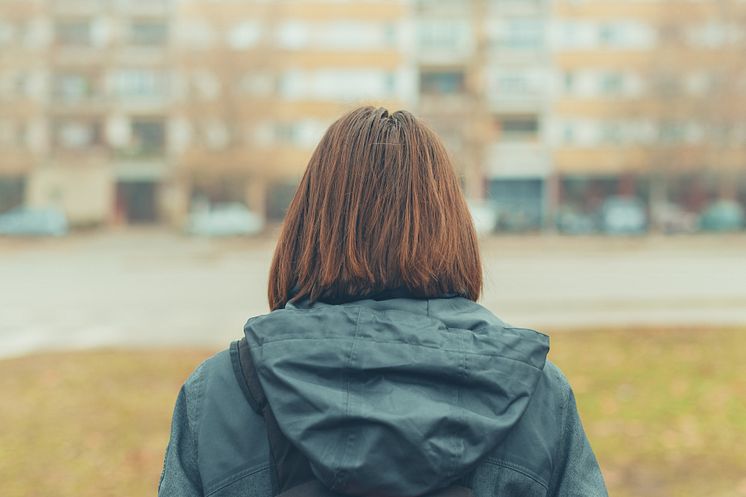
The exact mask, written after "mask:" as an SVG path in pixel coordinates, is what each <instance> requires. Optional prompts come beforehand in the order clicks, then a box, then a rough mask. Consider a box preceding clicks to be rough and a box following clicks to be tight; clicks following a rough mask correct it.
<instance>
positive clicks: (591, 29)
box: [0, 0, 746, 230]
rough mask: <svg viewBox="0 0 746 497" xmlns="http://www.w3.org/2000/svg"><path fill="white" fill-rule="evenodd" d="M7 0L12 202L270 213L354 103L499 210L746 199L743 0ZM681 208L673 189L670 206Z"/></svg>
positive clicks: (87, 215) (6, 125)
mask: <svg viewBox="0 0 746 497" xmlns="http://www.w3.org/2000/svg"><path fill="white" fill-rule="evenodd" d="M671 5H672V2H671V1H670V0H645V1H630V2H614V1H612V0H438V1H435V0H385V1H373V0H357V1H345V0H251V1H245V0H107V1H100V0H5V1H3V2H0V100H2V105H0V147H1V148H2V155H0V212H2V211H5V210H7V209H9V208H11V207H13V206H16V205H22V204H25V205H29V206H55V207H59V208H61V209H63V210H64V211H65V212H66V213H67V215H68V217H69V218H70V220H71V221H72V223H73V224H78V225H84V224H102V223H103V224H106V223H114V224H116V223H138V222H164V223H170V224H174V225H181V224H182V223H183V222H184V221H185V219H186V217H187V215H188V214H189V212H190V210H192V209H194V208H198V207H200V206H202V207H204V206H206V205H215V204H219V203H230V202H240V203H244V204H246V205H247V206H248V207H249V208H250V209H251V210H253V211H255V212H257V213H260V214H263V215H265V216H266V217H268V218H270V219H280V218H281V217H282V215H283V214H284V210H285V208H286V207H287V204H288V202H289V200H290V198H291V195H292V194H293V192H294V188H295V185H296V184H297V182H298V180H299V179H300V175H301V174H302V172H303V169H304V167H305V165H306V163H307V160H308V158H309V156H310V154H311V152H312V149H313V147H314V146H315V144H316V143H317V141H318V139H319V138H320V136H321V134H322V133H323V131H324V130H325V129H326V127H327V126H328V125H329V124H330V123H331V121H332V120H333V119H334V118H335V117H337V116H339V115H340V114H341V113H342V112H344V111H345V110H347V109H349V108H352V107H354V106H356V105H360V104H365V103H371V104H375V105H386V106H388V107H390V108H401V107H403V108H408V109H412V110H414V111H416V112H417V113H418V114H419V115H421V116H422V117H423V118H424V119H425V120H427V121H428V122H429V123H430V124H431V125H432V126H433V127H434V128H435V129H436V130H437V131H438V132H439V134H440V135H441V136H443V138H444V139H445V141H446V143H447V145H448V148H449V149H450V151H451V153H452V155H453V156H454V160H455V163H456V166H457V168H458V171H459V174H460V175H461V177H462V181H463V184H464V187H465V190H466V192H467V196H468V197H469V198H470V199H473V200H480V199H482V200H488V201H489V202H491V203H492V204H493V205H495V206H496V208H497V210H498V211H499V213H500V228H501V229H505V230H536V229H540V228H550V227H553V226H555V225H556V223H557V220H558V218H559V217H561V216H562V215H563V214H564V213H570V214H571V215H575V216H587V217H591V216H593V215H595V214H594V213H597V212H598V209H599V207H600V206H601V204H602V203H603V202H604V200H605V199H606V198H608V197H610V196H615V195H622V196H628V197H630V196H631V197H637V198H639V199H640V200H641V201H643V202H644V203H645V204H646V205H647V207H648V209H649V211H650V212H649V213H650V214H653V215H655V212H654V211H655V210H656V206H658V205H662V206H668V205H673V206H675V207H677V208H678V209H679V210H683V211H687V212H690V213H697V212H701V211H702V210H703V209H704V208H706V206H707V205H709V204H711V203H712V202H713V201H714V200H716V199H719V198H722V199H731V200H736V201H739V202H740V203H741V205H746V171H745V169H746V124H744V123H746V105H744V104H743V102H744V101H745V100H746V64H745V63H744V59H743V54H744V53H746V28H744V26H746V3H745V2H743V1H742V0H711V1H706V2H703V1H696V0H682V1H677V2H676V8H675V9H672V8H671ZM669 210H670V209H669Z"/></svg>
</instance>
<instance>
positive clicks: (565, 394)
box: [551, 371, 570, 481]
mask: <svg viewBox="0 0 746 497" xmlns="http://www.w3.org/2000/svg"><path fill="white" fill-rule="evenodd" d="M552 373H554V375H555V377H556V379H557V380H558V381H560V384H562V385H563V387H564V388H563V389H562V404H561V405H560V413H561V414H560V419H562V423H561V424H560V427H561V430H562V433H561V435H560V440H559V443H558V444H557V446H556V447H555V448H554V453H553V454H552V455H553V456H554V460H553V461H552V476H551V480H552V481H554V480H555V479H556V476H555V473H556V470H557V462H558V461H559V460H560V457H559V456H560V450H561V449H563V448H564V447H565V446H566V444H567V433H566V432H567V430H566V429H565V425H566V424H567V406H568V405H569V403H570V386H569V385H568V384H566V382H565V381H563V378H562V376H561V375H560V374H558V373H557V372H555V371H552Z"/></svg>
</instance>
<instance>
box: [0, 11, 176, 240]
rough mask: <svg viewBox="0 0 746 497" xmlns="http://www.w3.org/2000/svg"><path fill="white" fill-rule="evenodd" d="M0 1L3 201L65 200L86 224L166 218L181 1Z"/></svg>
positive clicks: (58, 203)
mask: <svg viewBox="0 0 746 497" xmlns="http://www.w3.org/2000/svg"><path fill="white" fill-rule="evenodd" d="M0 8H2V9H3V12H2V16H1V19H2V28H0V31H1V32H3V33H4V34H3V35H2V39H3V47H2V59H1V60H2V63H1V64H2V66H0V70H1V71H2V80H3V81H4V83H5V84H6V87H5V88H4V89H3V91H2V92H0V94H2V95H3V97H4V98H5V99H7V100H8V103H7V105H3V106H2V107H3V110H2V112H3V114H4V116H3V117H2V119H3V120H2V121H0V122H1V123H2V128H1V129H2V140H3V143H4V147H3V149H4V150H3V151H4V154H3V155H4V156H3V157H2V158H1V159H0V170H1V171H2V175H3V178H4V179H3V180H2V185H3V186H2V187H0V188H2V189H3V195H2V198H3V203H6V204H8V205H5V206H3V207H5V208H8V207H10V206H11V204H20V203H24V204H26V205H29V206H36V207H49V206H52V207H57V208H60V209H62V210H64V211H65V212H66V214H67V216H68V217H69V219H70V221H71V222H72V223H73V224H76V225H86V224H91V225H94V224H101V223H108V222H112V223H116V222H155V221H157V220H159V217H160V212H161V210H162V206H161V205H160V201H161V198H160V196H159V188H160V185H161V183H163V181H164V178H166V177H167V176H168V175H169V160H168V154H167V150H166V137H165V129H166V123H167V119H168V113H169V105H170V104H169V91H168V86H169V73H168V66H169V49H168V46H169V24H170V19H171V12H170V8H171V3H170V2H169V1H168V0H155V1H154V0H147V1H146V0H112V1H110V2H100V1H95V0H31V1H20V0H9V1H7V2H3V3H2V5H0Z"/></svg>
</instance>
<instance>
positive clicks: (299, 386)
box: [158, 297, 607, 497]
mask: <svg viewBox="0 0 746 497" xmlns="http://www.w3.org/2000/svg"><path fill="white" fill-rule="evenodd" d="M244 332H245V335H246V338H247V341H248V343H249V345H250V351H251V356H252V360H253V362H254V364H255V366H256V370H257V376H258V379H259V381H260V383H261V385H262V387H263V389H264V391H265V393H266V397H267V401H268V402H269V405H270V407H271V408H272V411H273V413H274V415H275V417H276V419H277V423H278V425H279V427H280V429H281V430H282V432H283V433H284V434H285V435H286V436H287V437H288V439H289V440H290V441H291V442H292V443H293V444H294V445H295V446H296V447H297V448H298V449H299V450H300V451H301V452H302V453H303V455H305V456H306V458H307V459H308V460H309V463H310V466H311V468H312V470H313V472H314V474H315V475H316V477H317V478H318V479H319V480H321V482H322V483H324V484H325V485H326V486H327V487H329V488H330V489H332V490H334V491H336V492H339V493H341V494H346V495H353V496H360V497H371V496H376V495H378V496H391V497H414V496H419V495H424V494H426V493H428V492H430V491H433V490H436V489H439V488H442V487H445V486H448V485H451V484H454V483H455V484H462V485H465V486H468V487H469V488H471V489H472V490H473V492H474V495H475V496H476V497H499V496H519V495H520V496H526V497H539V496H556V497H571V496H578V497H580V496H583V497H595V496H599V497H600V496H607V492H606V488H605V485H604V481H603V477H602V475H601V471H600V469H599V466H598V463H597V461H596V458H595V456H594V454H593V451H592V450H591V447H590V445H589V443H588V439H587V437H586V435H585V433H584V430H583V427H582V424H581V421H580V418H579V415H578V411H577V408H576V404H575V399H574V396H573V392H572V389H571V388H570V386H569V384H568V382H567V379H566V378H565V377H564V376H563V374H562V373H561V372H560V370H559V369H558V368H557V367H556V366H555V365H554V364H552V363H551V362H550V361H548V360H547V359H546V356H547V353H548V351H549V339H548V337H547V336H546V335H543V334H541V333H538V332H536V331H533V330H529V329H524V328H516V327H512V326H510V325H508V324H506V323H504V322H503V321H501V320H500V319H499V318H497V317H496V316H495V315H494V314H492V313H491V312H490V311H488V310H487V309H485V308H484V307H482V306H480V305H479V304H477V303H475V302H472V301H470V300H467V299H464V298H461V297H453V298H442V299H431V300H425V299H411V298H389V299H383V300H373V299H367V300H359V301H355V302H347V303H343V304H336V305H332V304H326V303H321V302H317V303H314V304H308V303H307V302H305V303H303V302H302V303H299V304H288V305H287V306H286V307H285V308H284V309H280V310H276V311H273V312H271V313H269V314H266V315H263V316H258V317H254V318H251V319H249V321H248V322H247V323H246V326H245V328H244ZM239 368H240V363H239V362H238V353H237V346H236V343H234V344H232V345H231V347H230V348H229V349H228V350H225V351H223V352H220V353H218V354H216V355H215V356H213V357H211V358H210V359H208V360H206V361H205V362H204V363H202V364H201V365H200V366H199V367H198V368H197V369H196V370H195V371H194V373H192V375H191V376H190V377H189V379H188V380H187V381H186V382H185V384H184V385H183V387H182V389H181V391H180V392H179V395H178V398H177V400H176V406H175V409H174V415H173V421H172V427H171V438H170V441H169V444H168V447H167V449H166V455H165V462H164V467H163V472H162V475H161V480H160V484H159V488H158V495H159V496H160V497H192V496H204V497H238V496H241V497H247V496H251V497H270V496H271V495H272V481H271V476H270V473H271V472H270V464H269V459H270V458H269V448H268V442H267V434H266V429H265V427H264V421H263V419H262V418H261V417H260V416H259V415H257V414H256V413H255V412H254V410H252V408H251V406H250V405H249V402H248V400H247V397H246V385H245V382H242V381H241V380H240V378H241V374H240V371H239Z"/></svg>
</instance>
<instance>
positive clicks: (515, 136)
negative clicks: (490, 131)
mask: <svg viewBox="0 0 746 497" xmlns="http://www.w3.org/2000/svg"><path fill="white" fill-rule="evenodd" d="M497 124H498V127H499V130H500V138H501V139H503V140H526V139H536V138H538V134H539V118H538V117H537V116H502V117H498V118H497Z"/></svg>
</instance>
